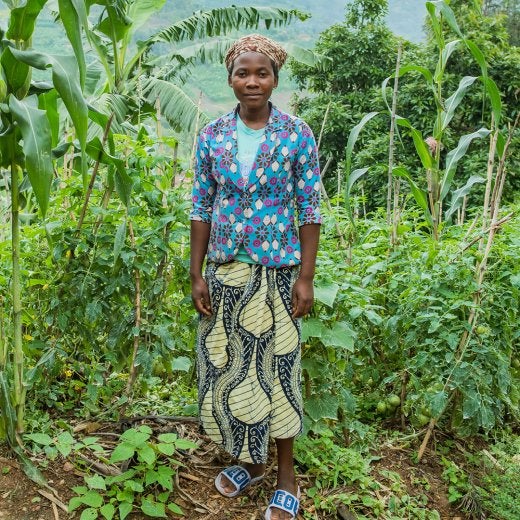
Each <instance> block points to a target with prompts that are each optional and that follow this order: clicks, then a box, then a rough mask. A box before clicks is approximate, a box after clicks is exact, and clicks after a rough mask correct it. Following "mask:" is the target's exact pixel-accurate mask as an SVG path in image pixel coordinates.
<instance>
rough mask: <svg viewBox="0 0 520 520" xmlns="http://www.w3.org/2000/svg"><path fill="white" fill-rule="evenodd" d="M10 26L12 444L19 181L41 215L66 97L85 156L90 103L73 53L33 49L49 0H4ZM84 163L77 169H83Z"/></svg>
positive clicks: (18, 347) (6, 416) (5, 394)
mask: <svg viewBox="0 0 520 520" xmlns="http://www.w3.org/2000/svg"><path fill="white" fill-rule="evenodd" d="M4 2H5V3H6V4H7V6H8V8H9V18H8V22H7V28H6V30H5V31H4V28H1V27H0V73H1V76H0V168H2V169H5V170H8V171H9V173H10V178H9V189H10V195H11V216H10V218H11V247H12V273H11V294H12V296H11V297H12V320H13V326H12V346H11V348H8V349H7V353H6V354H7V355H5V356H2V360H1V361H2V364H1V365H0V402H1V404H2V412H1V415H0V434H1V433H3V435H4V436H5V437H6V438H7V439H8V441H9V443H10V445H11V446H13V447H15V446H14V445H15V444H17V443H18V444H20V443H21V441H20V433H21V432H23V429H24V409H25V397H26V387H25V384H24V355H23V337H22V281H21V276H20V213H19V212H20V205H21V197H20V186H21V184H22V182H24V183H25V184H27V183H29V184H30V186H31V188H32V193H33V194H34V198H35V200H36V202H37V205H38V207H39V210H40V213H41V215H42V217H45V214H46V212H47V209H48V205H49V197H50V192H51V184H52V180H53V176H54V165H55V161H56V157H59V156H60V155H62V154H63V152H64V150H65V149H66V148H67V147H68V144H66V143H59V140H58V136H59V135H60V131H59V130H60V118H59V112H58V109H57V106H58V100H61V101H62V102H63V104H64V106H65V107H66V109H67V110H68V113H69V116H70V118H71V120H72V122H73V124H74V127H75V130H76V135H77V138H78V149H79V151H80V155H83V159H85V157H86V156H85V154H84V150H85V144H86V130H87V104H86V101H85V99H84V98H83V95H82V91H81V83H80V81H79V80H78V79H76V78H78V77H79V70H78V63H77V60H76V58H75V57H74V56H50V55H47V54H45V53H40V52H36V51H34V50H33V49H31V43H32V35H33V31H34V27H35V24H36V20H37V18H38V16H39V14H40V12H41V10H42V9H43V7H44V5H45V3H46V0H24V1H21V0H9V1H8V0H4ZM33 67H36V68H39V69H42V70H45V69H50V70H51V74H50V76H51V78H50V82H37V83H36V82H34V83H33V82H32V81H31V79H32V68H33ZM86 167H87V164H86V161H83V162H82V166H80V168H82V169H84V170H86Z"/></svg>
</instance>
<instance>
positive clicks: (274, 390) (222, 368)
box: [197, 261, 302, 464]
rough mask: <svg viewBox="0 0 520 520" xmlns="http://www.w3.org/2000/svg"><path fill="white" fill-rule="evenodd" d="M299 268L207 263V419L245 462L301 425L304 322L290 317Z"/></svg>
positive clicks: (202, 358)
mask: <svg viewBox="0 0 520 520" xmlns="http://www.w3.org/2000/svg"><path fill="white" fill-rule="evenodd" d="M297 269H298V268H295V267H282V268H278V269H275V268H267V267H264V266H262V265H259V264H247V263H243V262H238V261H234V262H231V263H227V264H215V263H209V264H208V267H207V268H206V281H207V283H208V287H209V292H210V297H211V308H212V315H211V316H207V317H206V316H204V317H202V318H201V320H200V324H199V330H198V337H197V355H198V361H197V362H198V376H199V410H200V419H201V423H202V424H201V425H202V428H203V429H204V431H205V432H206V434H207V435H208V436H209V437H210V438H211V439H212V440H213V441H215V442H216V443H217V444H220V445H221V446H222V447H223V448H224V449H225V450H226V451H227V452H228V453H229V454H231V455H232V456H233V457H235V458H237V459H239V460H240V461H243V462H252V463H254V464H260V463H265V462H266V459H267V452H268V444H269V437H272V438H275V439H285V438H290V437H295V436H296V435H298V434H299V433H300V432H301V429H302V395H301V387H300V383H301V352H300V324H299V321H298V320H294V319H293V318H292V317H291V296H292V287H293V284H294V281H295V280H296V277H297Z"/></svg>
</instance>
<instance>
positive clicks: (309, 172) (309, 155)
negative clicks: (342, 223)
mask: <svg viewBox="0 0 520 520" xmlns="http://www.w3.org/2000/svg"><path fill="white" fill-rule="evenodd" d="M293 164H294V174H295V177H296V189H295V196H296V205H297V208H298V224H299V225H300V226H303V225H304V224H321V220H322V219H321V213H320V194H321V184H320V178H321V177H320V166H319V163H318V147H317V146H316V140H315V139H314V135H313V133H312V130H311V129H310V128H309V126H308V125H307V124H306V123H305V122H303V121H302V123H301V127H300V134H299V138H298V151H297V153H296V156H295V158H294V163H293Z"/></svg>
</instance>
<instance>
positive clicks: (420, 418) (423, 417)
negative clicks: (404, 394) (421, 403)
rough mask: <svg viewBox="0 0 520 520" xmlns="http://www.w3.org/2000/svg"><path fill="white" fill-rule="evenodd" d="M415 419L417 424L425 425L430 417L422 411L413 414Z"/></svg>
mask: <svg viewBox="0 0 520 520" xmlns="http://www.w3.org/2000/svg"><path fill="white" fill-rule="evenodd" d="M415 420H416V421H417V424H418V425H419V426H426V425H427V424H428V423H429V422H430V418H429V417H428V416H426V415H423V414H422V413H418V414H417V415H416V416H415Z"/></svg>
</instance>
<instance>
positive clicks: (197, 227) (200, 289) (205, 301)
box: [190, 220, 211, 316]
mask: <svg viewBox="0 0 520 520" xmlns="http://www.w3.org/2000/svg"><path fill="white" fill-rule="evenodd" d="M210 229H211V224H208V223H207V222H201V221H200V220H192V221H191V228H190V245H191V252H190V278H191V299H192V300H193V305H194V306H195V309H197V311H198V312H199V313H201V314H204V315H205V316H209V315H211V302H210V298H209V290H208V284H207V283H206V280H204V277H203V276H202V264H203V263H204V258H205V256H206V252H207V250H208V242H209V234H210Z"/></svg>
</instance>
